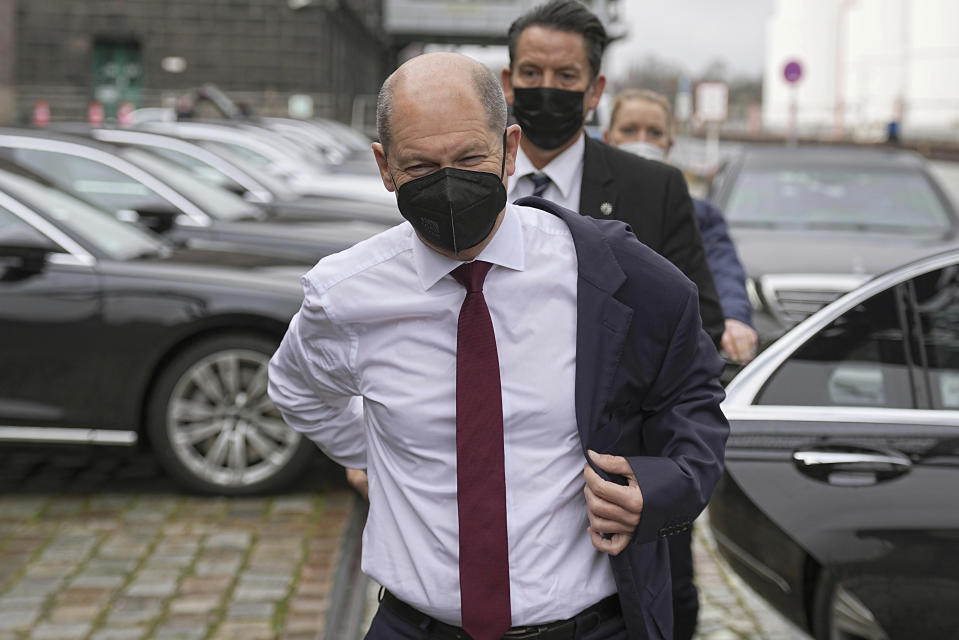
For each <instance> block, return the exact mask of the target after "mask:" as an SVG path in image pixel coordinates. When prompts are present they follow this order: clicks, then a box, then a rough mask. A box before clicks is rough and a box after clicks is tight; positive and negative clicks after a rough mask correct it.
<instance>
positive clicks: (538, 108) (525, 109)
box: [513, 87, 586, 151]
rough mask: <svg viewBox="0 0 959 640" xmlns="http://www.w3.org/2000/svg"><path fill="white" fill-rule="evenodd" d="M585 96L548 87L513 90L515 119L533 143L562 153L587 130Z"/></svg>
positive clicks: (582, 93)
mask: <svg viewBox="0 0 959 640" xmlns="http://www.w3.org/2000/svg"><path fill="white" fill-rule="evenodd" d="M585 95H586V93H585V92H584V91H567V90H566V89H551V88H547V87H534V88H530V89H513V116H515V118H516V122H518V123H519V126H520V127H522V128H523V135H524V136H526V137H527V138H529V141H530V142H532V143H533V144H535V145H536V146H537V147H539V148H540V149H543V150H545V151H551V150H553V149H558V148H559V147H561V146H563V145H564V144H566V143H567V142H569V141H570V140H571V139H572V138H573V136H575V135H576V133H577V132H578V131H579V130H580V128H581V127H582V126H583V122H584V121H585V114H584V112H583V97H584V96H585Z"/></svg>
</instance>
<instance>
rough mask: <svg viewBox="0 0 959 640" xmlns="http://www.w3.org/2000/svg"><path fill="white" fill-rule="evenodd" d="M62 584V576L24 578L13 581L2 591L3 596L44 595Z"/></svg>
mask: <svg viewBox="0 0 959 640" xmlns="http://www.w3.org/2000/svg"><path fill="white" fill-rule="evenodd" d="M62 584H63V578H58V577H50V578H26V579H23V580H20V581H19V582H17V583H15V584H14V586H13V588H11V589H9V590H8V591H7V592H6V593H4V596H5V597H10V598H18V597H22V596H44V595H48V594H51V593H53V592H54V591H56V590H58V589H59V588H60V586H61V585H62Z"/></svg>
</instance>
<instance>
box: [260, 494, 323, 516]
mask: <svg viewBox="0 0 959 640" xmlns="http://www.w3.org/2000/svg"><path fill="white" fill-rule="evenodd" d="M313 509H314V501H313V498H309V497H304V496H288V497H283V498H277V499H275V500H274V501H273V504H272V506H271V507H270V514H271V515H281V514H291V513H301V514H311V513H313Z"/></svg>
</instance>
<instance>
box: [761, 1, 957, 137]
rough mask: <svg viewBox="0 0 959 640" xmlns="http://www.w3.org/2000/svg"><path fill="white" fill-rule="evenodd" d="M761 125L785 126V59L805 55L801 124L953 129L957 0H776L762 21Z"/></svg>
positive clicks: (869, 133)
mask: <svg viewBox="0 0 959 640" xmlns="http://www.w3.org/2000/svg"><path fill="white" fill-rule="evenodd" d="M766 42H767V48H766V69H765V73H764V78H763V127H764V129H766V130H768V131H771V132H782V131H784V130H785V129H786V126H787V124H788V118H789V95H790V94H789V91H790V89H789V87H788V85H787V83H786V82H785V80H783V78H782V67H783V64H784V62H785V60H786V59H788V58H790V57H795V58H797V59H800V60H802V61H803V63H804V77H803V79H802V81H801V82H800V83H799V87H798V89H797V93H796V97H797V98H798V106H799V109H798V111H799V115H798V121H799V130H800V133H803V134H820V135H829V134H839V133H852V134H854V135H856V136H858V137H867V138H868V137H872V138H878V137H882V136H883V135H885V128H886V125H887V123H888V122H890V121H891V120H894V119H896V120H901V122H902V133H903V136H905V137H909V136H921V135H922V136H925V135H936V136H939V137H953V138H959V70H957V69H959V2H956V0H805V1H803V2H798V1H796V0H779V2H778V5H777V7H776V11H775V13H774V14H773V16H772V17H771V18H770V21H769V24H768V29H767V40H766Z"/></svg>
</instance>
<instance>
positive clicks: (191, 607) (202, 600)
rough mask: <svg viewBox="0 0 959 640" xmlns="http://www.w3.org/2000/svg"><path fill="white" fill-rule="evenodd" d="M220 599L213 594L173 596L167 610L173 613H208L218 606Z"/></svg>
mask: <svg viewBox="0 0 959 640" xmlns="http://www.w3.org/2000/svg"><path fill="white" fill-rule="evenodd" d="M220 603H221V599H220V598H219V597H215V596H212V597H211V596H203V597H200V596H195V595H192V596H184V597H180V598H174V599H173V600H172V601H171V602H170V605H169V608H168V610H169V611H170V612H171V613H174V614H191V613H193V614H195V613H209V612H211V611H214V610H216V609H218V608H219V607H220Z"/></svg>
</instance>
